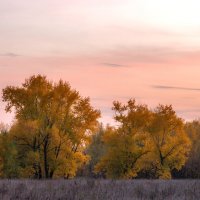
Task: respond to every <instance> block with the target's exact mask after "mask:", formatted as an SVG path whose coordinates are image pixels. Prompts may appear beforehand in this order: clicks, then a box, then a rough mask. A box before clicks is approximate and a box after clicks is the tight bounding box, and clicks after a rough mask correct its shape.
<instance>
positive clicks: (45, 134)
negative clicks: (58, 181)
mask: <svg viewBox="0 0 200 200" xmlns="http://www.w3.org/2000/svg"><path fill="white" fill-rule="evenodd" d="M2 94H3V95H2V99H3V101H4V102H5V103H6V108H5V109H6V111H7V112H11V111H15V121H14V122H13V124H12V125H11V126H10V127H9V128H6V127H5V126H3V125H2V126H0V133H1V134H0V149H1V151H0V177H2V178H31V179H32V178H35V179H52V178H63V177H65V178H66V179H68V178H73V177H76V176H77V175H78V176H79V177H80V176H83V177H99V178H110V179H133V178H153V179H157V178H159V179H171V178H173V177H175V178H176V177H179V178H199V177H200V172H199V166H200V158H199V155H200V142H199V141H200V140H199V139H200V122H199V121H193V122H190V123H189V122H188V123H185V122H184V120H183V119H181V118H180V117H178V116H177V114H176V112H175V111H174V110H173V107H172V106H171V105H162V104H160V105H158V106H157V107H156V108H154V109H150V108H149V107H148V106H147V105H145V104H137V103H136V101H135V99H130V100H128V102H126V103H125V104H124V103H121V102H119V101H114V102H113V107H112V110H113V112H114V119H115V121H116V124H117V126H115V127H114V126H110V125H108V126H106V127H103V126H102V125H101V124H99V123H98V119H99V118H100V114H101V113H100V111H99V110H97V109H95V108H93V107H92V106H91V103H90V99H89V98H88V97H86V98H85V97H82V96H81V95H80V94H79V92H78V91H76V90H74V89H72V88H71V86H70V85H69V83H67V82H64V81H62V80H60V81H59V82H57V83H53V82H51V81H49V80H48V79H47V78H46V77H45V76H41V75H38V76H31V77H30V78H29V79H26V80H25V82H24V83H23V84H22V85H21V86H19V87H15V86H7V87H6V88H4V89H3V92H2Z"/></svg>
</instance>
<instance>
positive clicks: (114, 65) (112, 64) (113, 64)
mask: <svg viewBox="0 0 200 200" xmlns="http://www.w3.org/2000/svg"><path fill="white" fill-rule="evenodd" d="M101 65H104V66H108V67H124V65H120V64H116V63H101Z"/></svg>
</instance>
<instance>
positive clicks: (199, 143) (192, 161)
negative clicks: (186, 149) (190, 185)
mask: <svg viewBox="0 0 200 200" xmlns="http://www.w3.org/2000/svg"><path fill="white" fill-rule="evenodd" d="M185 131H186V133H187V135H188V137H189V138H190V140H191V144H192V145H191V151H190V153H189V157H188V160H187V162H186V163H185V165H184V167H183V168H182V169H181V170H180V171H177V170H174V171H173V176H174V177H175V178H200V170H199V168H200V121H199V120H194V121H191V122H187V123H186V124H185Z"/></svg>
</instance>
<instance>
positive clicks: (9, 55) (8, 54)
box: [0, 52, 20, 57]
mask: <svg viewBox="0 0 200 200" xmlns="http://www.w3.org/2000/svg"><path fill="white" fill-rule="evenodd" d="M0 56H2V57H18V56H20V55H19V54H16V53H11V52H8V53H4V54H0Z"/></svg>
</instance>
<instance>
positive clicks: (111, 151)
mask: <svg viewBox="0 0 200 200" xmlns="http://www.w3.org/2000/svg"><path fill="white" fill-rule="evenodd" d="M113 110H114V112H115V116H114V119H115V120H116V122H117V123H118V128H113V127H110V128H108V129H107V130H106V132H105V134H104V136H103V142H104V144H105V148H106V153H105V154H104V156H103V157H102V159H101V160H100V162H99V163H98V164H97V165H96V168H95V171H96V172H97V173H99V172H101V173H105V174H106V176H107V177H109V178H132V177H135V176H137V173H138V172H139V171H140V170H141V168H143V167H144V161H145V159H147V156H148V153H150V151H151V143H150V140H149V138H148V132H147V128H148V126H149V123H150V121H151V112H150V111H149V110H148V108H147V106H146V105H137V104H136V102H135V100H134V99H131V100H129V101H128V103H127V104H126V105H123V104H122V103H120V102H114V106H113Z"/></svg>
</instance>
